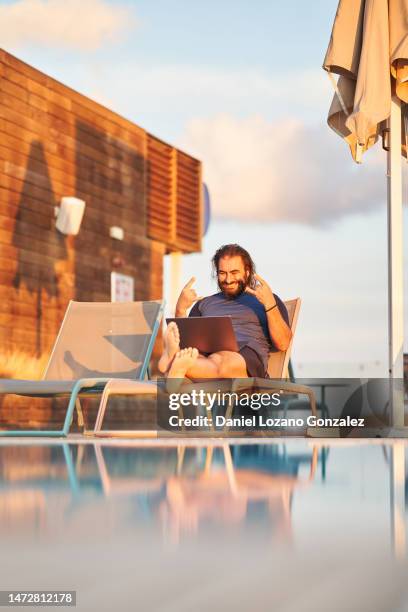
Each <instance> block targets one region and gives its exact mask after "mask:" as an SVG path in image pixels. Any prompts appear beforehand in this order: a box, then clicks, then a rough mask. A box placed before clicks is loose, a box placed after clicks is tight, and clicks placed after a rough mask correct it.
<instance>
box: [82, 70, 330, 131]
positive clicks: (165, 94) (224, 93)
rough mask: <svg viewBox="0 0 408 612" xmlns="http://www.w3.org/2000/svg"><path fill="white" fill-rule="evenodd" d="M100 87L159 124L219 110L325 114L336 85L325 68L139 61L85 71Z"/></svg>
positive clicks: (125, 109) (127, 110)
mask: <svg viewBox="0 0 408 612" xmlns="http://www.w3.org/2000/svg"><path fill="white" fill-rule="evenodd" d="M83 78H84V79H87V80H88V82H89V83H91V84H94V85H95V86H97V87H98V88H100V87H101V85H102V86H104V87H106V88H109V90H110V95H111V98H113V99H114V101H115V105H116V107H117V108H120V109H121V112H123V113H125V114H126V115H130V114H132V113H133V114H134V113H137V115H138V117H141V116H142V117H143V118H144V117H149V118H150V120H151V121H152V122H153V121H155V122H156V123H161V122H162V121H163V119H165V120H166V119H167V120H169V119H170V117H172V118H173V119H175V120H176V121H177V120H179V119H181V120H183V121H185V120H186V119H189V118H192V117H197V116H198V117H209V116H212V115H214V114H217V113H231V114H234V115H235V116H245V115H247V114H248V113H251V114H254V113H260V114H262V115H263V116H265V117H267V118H273V117H276V116H280V117H281V116H286V115H288V114H291V115H296V116H298V115H300V116H302V117H305V118H307V119H310V118H312V117H316V116H324V115H325V114H326V113H327V109H328V108H329V106H330V100H331V96H332V89H331V85H330V83H329V80H328V79H327V77H326V75H325V74H324V72H323V71H322V70H320V69H313V70H305V71H303V72H300V73H298V74H296V75H294V74H293V73H291V72H286V73H284V74H280V75H275V76H272V75H271V74H268V73H267V72H266V71H264V70H262V69H260V68H252V69H244V68H234V69H226V68H217V67H208V66H193V65H188V64H186V65H181V64H167V65H163V64H160V65H154V64H149V65H147V64H144V63H140V62H137V61H129V62H121V63H120V64H119V65H118V64H117V63H116V64H109V63H107V62H103V63H101V65H100V70H98V71H97V73H95V64H93V65H92V66H89V71H88V73H87V74H85V75H84V77H83Z"/></svg>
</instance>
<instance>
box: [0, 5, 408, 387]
mask: <svg viewBox="0 0 408 612" xmlns="http://www.w3.org/2000/svg"><path fill="white" fill-rule="evenodd" d="M336 7H337V0H321V1H319V0H311V1H310V2H303V1H302V0H297V1H295V2H281V1H280V0H279V1H273V0H269V1H261V0H255V1H252V2H244V1H242V0H238V1H236V0H234V1H233V0H221V1H220V0H219V1H215V0H210V1H207V2H206V3H199V2H187V1H183V0H176V1H173V2H168V1H167V0H166V1H165V0H154V1H151V0H150V1H135V2H129V1H127V2H122V1H108V0H48V2H46V0H18V2H16V1H13V2H10V1H7V2H4V1H3V2H0V35H1V38H2V40H3V41H4V42H3V46H4V48H6V50H8V51H10V52H11V53H14V54H15V55H17V56H18V57H20V58H21V59H23V60H25V61H27V62H28V63H30V64H32V65H34V66H35V67H37V68H39V69H40V70H43V71H44V72H46V73H48V74H50V75H51V76H53V77H55V78H57V79H58V80H60V81H62V82H63V83H65V84H67V85H70V86H71V87H73V88H74V89H77V90H78V91H80V92H82V93H85V94H87V95H89V96H91V97H92V98H94V99H96V100H98V101H100V102H101V103H103V104H105V105H106V106H108V107H110V108H112V109H113V110H115V111H117V112H120V113H121V114H123V115H124V116H126V117H128V118H129V119H131V120H132V121H134V122H135V123H138V124H139V125H141V126H142V127H144V128H146V129H147V130H149V131H151V132H152V133H154V134H156V135H158V136H160V137H161V138H163V139H165V140H168V141H169V142H171V143H173V144H175V145H177V146H180V147H182V148H183V149H185V150H187V151H188V152H190V153H192V154H194V155H196V156H197V157H199V158H200V159H201V160H202V161H203V167H204V175H205V178H206V181H207V183H208V186H209V189H210V193H211V196H212V205H213V219H212V223H211V227H210V231H209V233H208V236H207V237H206V238H205V239H204V244H203V253H202V254H199V255H193V256H187V257H184V258H183V278H184V279H185V280H186V281H187V280H188V279H189V278H190V276H191V275H193V274H194V275H195V276H196V277H197V279H198V282H197V289H198V291H199V293H200V294H203V293H204V294H205V293H207V292H211V291H214V289H215V288H214V286H213V284H212V281H211V278H210V268H209V261H210V258H211V255H212V253H213V251H214V249H215V248H217V246H219V245H220V244H222V243H226V242H235V241H239V242H242V243H243V246H245V247H246V248H247V249H248V250H249V251H250V252H252V253H253V254H254V257H255V259H256V263H257V266H258V269H259V272H260V274H261V275H262V276H263V277H265V278H266V279H268V280H269V281H270V284H271V286H272V288H273V289H274V290H275V291H276V292H277V293H279V294H280V295H281V297H283V298H291V297H294V296H297V295H300V296H301V297H302V299H303V305H302V311H301V316H300V319H299V327H298V331H297V334H296V340H295V345H294V361H295V365H297V366H298V371H299V373H300V372H301V373H308V374H309V373H310V374H313V375H320V376H324V375H332V374H333V369H332V368H331V365H330V364H340V363H342V364H347V372H351V373H354V374H357V375H359V374H361V372H362V370H361V364H363V367H364V373H365V374H366V375H369V374H370V373H372V374H379V373H384V374H385V372H386V359H387V308H386V306H387V277H386V265H387V264H386V208H385V202H386V200H385V198H386V184H385V180H386V179H385V155H384V153H383V152H382V151H381V148H380V147H379V146H377V147H375V149H373V150H371V151H369V152H368V154H367V155H366V156H365V158H364V164H363V165H362V166H361V167H358V166H356V165H355V164H354V163H353V162H352V159H351V156H350V154H349V152H348V149H347V146H346V145H345V144H344V143H343V142H342V141H341V140H340V139H339V138H338V137H337V136H336V135H335V134H334V133H332V132H331V131H330V130H329V128H328V127H327V125H326V116H327V111H328V108H329V105H330V101H331V97H332V90H331V85H330V83H329V80H328V78H327V75H326V74H325V73H324V71H323V70H322V69H321V65H322V62H323V58H324V54H325V51H326V47H327V44H328V41H329V38H330V32H331V26H332V22H333V18H334V15H335V12H336ZM43 10H44V13H43V15H44V18H43V17H42V13H41V11H43ZM78 14H80V15H81V19H80V20H78ZM405 191H406V189H405ZM405 196H406V193H405ZM405 199H406V198H405ZM407 226H408V217H407V210H406V207H405V217H404V227H405V234H406V230H407ZM407 268H408V266H405V269H407ZM167 272H168V264H166V273H167ZM167 281H168V278H167V276H166V283H167ZM407 285H408V279H407V278H406V286H407ZM136 298H137V296H136ZM407 305H408V296H407V295H406V296H405V315H406V317H407ZM376 362H378V363H379V364H381V365H380V366H378V364H377V365H376ZM339 367H340V366H337V370H336V372H337V373H338V374H339V375H340V374H341V373H342V372H345V371H346V370H345V368H343V370H341V369H339Z"/></svg>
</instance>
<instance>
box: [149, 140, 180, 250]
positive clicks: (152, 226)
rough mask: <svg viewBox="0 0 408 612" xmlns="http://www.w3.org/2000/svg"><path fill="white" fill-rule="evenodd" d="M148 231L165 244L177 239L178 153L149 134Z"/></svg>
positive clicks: (151, 236)
mask: <svg viewBox="0 0 408 612" xmlns="http://www.w3.org/2000/svg"><path fill="white" fill-rule="evenodd" d="M147 184H148V206H147V215H148V234H149V236H150V238H153V239H154V240H159V241H160V242H164V243H165V244H171V243H173V242H174V239H175V231H176V218H175V215H174V213H173V209H174V200H175V155H174V150H173V147H171V146H170V145H168V144H166V143H164V142H162V141H161V140H159V139H158V138H155V137H154V136H151V135H150V134H148V136H147Z"/></svg>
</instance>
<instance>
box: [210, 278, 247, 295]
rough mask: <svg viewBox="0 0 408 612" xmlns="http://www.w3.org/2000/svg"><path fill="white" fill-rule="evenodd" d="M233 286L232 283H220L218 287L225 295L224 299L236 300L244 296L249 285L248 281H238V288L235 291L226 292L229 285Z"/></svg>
mask: <svg viewBox="0 0 408 612" xmlns="http://www.w3.org/2000/svg"><path fill="white" fill-rule="evenodd" d="M231 284H232V283H225V282H223V283H220V282H218V287H219V288H220V290H221V291H222V293H223V294H224V297H226V298H227V300H234V299H235V298H237V297H238V296H240V295H242V293H244V291H245V289H246V288H247V287H248V285H249V283H248V281H247V280H239V281H236V284H237V286H236V289H235V290H234V291H225V288H226V287H228V285H231Z"/></svg>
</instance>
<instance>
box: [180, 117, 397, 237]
mask: <svg viewBox="0 0 408 612" xmlns="http://www.w3.org/2000/svg"><path fill="white" fill-rule="evenodd" d="M182 144H183V145H184V148H185V149H186V150H187V151H189V152H191V153H193V154H195V155H196V156H197V157H198V158H199V159H201V160H202V161H203V165H204V177H205V179H206V181H207V183H208V186H209V189H210V192H211V197H212V203H213V210H214V214H215V215H216V216H218V217H221V218H232V219H234V218H235V219H240V220H242V221H275V222H276V221H289V222H292V223H293V222H294V223H308V224H318V225H319V224H320V225H321V224H324V223H328V222H330V221H332V220H335V219H336V218H339V217H343V216H346V215H348V214H350V213H361V212H365V211H369V210H372V209H374V208H375V207H377V206H378V205H379V204H381V203H383V202H385V199H386V177H385V154H384V153H383V152H382V151H381V149H380V148H379V147H376V149H375V150H372V151H370V152H369V153H368V154H366V156H365V157H364V163H363V164H362V165H361V166H357V165H356V164H355V163H354V162H353V161H352V159H351V156H350V153H349V151H348V147H347V145H346V144H345V143H344V142H342V141H341V140H340V138H339V137H338V136H336V135H335V134H334V133H331V132H330V130H329V128H328V127H327V126H326V125H325V124H324V123H323V122H322V124H321V125H319V126H307V125H305V124H304V123H302V122H300V121H298V120H294V119H289V120H282V121H276V122H269V121H267V120H266V119H264V118H263V117H261V116H252V117H248V118H246V119H238V118H234V117H233V116H231V115H226V114H224V115H218V116H216V117H214V118H212V119H195V120H192V121H190V123H189V124H188V126H187V129H186V133H185V135H184V137H183V140H182Z"/></svg>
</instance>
